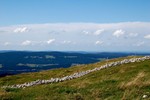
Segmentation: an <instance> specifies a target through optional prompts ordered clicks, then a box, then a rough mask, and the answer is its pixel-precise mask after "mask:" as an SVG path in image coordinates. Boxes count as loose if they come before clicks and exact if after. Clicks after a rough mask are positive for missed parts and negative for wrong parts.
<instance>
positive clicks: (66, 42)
mask: <svg viewBox="0 0 150 100" xmlns="http://www.w3.org/2000/svg"><path fill="white" fill-rule="evenodd" d="M62 43H63V44H69V43H71V41H66V40H65V41H63V42H62Z"/></svg>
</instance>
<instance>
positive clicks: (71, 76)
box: [3, 56, 150, 88]
mask: <svg viewBox="0 0 150 100" xmlns="http://www.w3.org/2000/svg"><path fill="white" fill-rule="evenodd" d="M148 59H150V56H144V57H141V58H131V59H124V60H121V61H116V62H110V63H107V64H105V65H102V66H100V67H96V68H94V69H91V70H87V71H82V72H77V73H74V74H72V75H69V76H64V77H61V78H51V79H49V80H36V81H32V82H26V83H23V84H16V85H11V86H3V88H25V87H30V86H34V85H39V84H48V83H57V82H63V81H67V80H72V79H75V78H79V77H81V76H84V75H86V74H89V73H91V72H94V71H98V70H101V69H104V68H108V67H113V66H116V65H121V64H127V63H133V62H140V61H144V60H148Z"/></svg>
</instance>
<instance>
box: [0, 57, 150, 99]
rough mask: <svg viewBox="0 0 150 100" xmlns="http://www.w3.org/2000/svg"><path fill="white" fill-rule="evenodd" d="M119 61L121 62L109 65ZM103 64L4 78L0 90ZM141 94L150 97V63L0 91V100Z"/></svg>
mask: <svg viewBox="0 0 150 100" xmlns="http://www.w3.org/2000/svg"><path fill="white" fill-rule="evenodd" d="M128 58H130V57H128ZM121 59H123V58H119V59H113V60H109V61H110V62H111V61H116V60H121ZM109 61H108V62H109ZM104 63H106V61H103V62H99V63H95V64H89V65H84V66H75V67H71V68H67V69H64V68H62V69H56V70H50V71H42V72H37V73H27V74H20V75H14V76H7V77H3V78H0V87H1V86H3V85H10V84H16V83H17V84H18V83H24V82H29V81H33V80H37V79H49V78H51V77H62V76H63V75H70V74H72V73H74V72H78V71H82V70H87V69H93V68H94V67H98V66H100V65H102V64H104ZM144 94H146V95H149V96H150V62H149V61H148V60H147V61H144V62H140V63H130V64H124V65H120V66H117V67H112V68H107V69H103V70H100V71H97V72H93V73H90V74H88V75H85V76H83V77H81V78H78V79H73V80H70V81H65V82H61V83H55V84H47V85H37V86H33V87H28V88H25V89H0V99H15V100H20V99H22V100H32V99H37V100H41V99H43V100H44V99H49V100H66V99H70V100H82V99H83V100H104V99H107V100H120V99H123V100H126V99H127V100H128V99H129V100H136V99H137V100H139V99H141V98H142V96H143V95H144ZM147 99H150V98H147Z"/></svg>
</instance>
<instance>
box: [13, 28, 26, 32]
mask: <svg viewBox="0 0 150 100" xmlns="http://www.w3.org/2000/svg"><path fill="white" fill-rule="evenodd" d="M13 32H14V33H24V32H28V28H27V27H20V28H16V29H15V30H14V31H13Z"/></svg>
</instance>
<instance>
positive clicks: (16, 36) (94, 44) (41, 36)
mask: <svg viewBox="0 0 150 100" xmlns="http://www.w3.org/2000/svg"><path fill="white" fill-rule="evenodd" d="M149 9H150V0H12V1H10V0H1V1H0V46H1V48H0V50H57V51H139V52H141V51H149V50H150V45H149V44H150V28H149V27H150V13H149Z"/></svg>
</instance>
